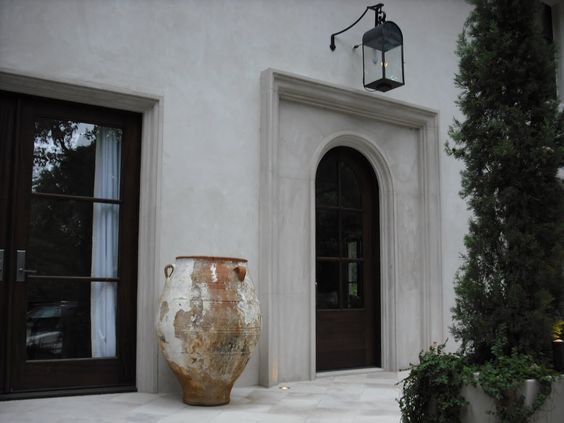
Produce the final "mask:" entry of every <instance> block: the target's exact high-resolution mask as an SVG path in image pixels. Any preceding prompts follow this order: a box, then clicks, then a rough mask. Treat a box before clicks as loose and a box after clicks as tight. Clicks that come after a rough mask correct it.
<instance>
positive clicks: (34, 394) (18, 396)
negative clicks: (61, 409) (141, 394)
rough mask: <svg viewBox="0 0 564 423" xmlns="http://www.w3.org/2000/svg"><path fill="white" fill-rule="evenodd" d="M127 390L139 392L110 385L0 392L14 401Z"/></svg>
mask: <svg viewBox="0 0 564 423" xmlns="http://www.w3.org/2000/svg"><path fill="white" fill-rule="evenodd" d="M125 392H137V387H135V386H109V387H99V388H76V389H54V390H44V391H29V392H25V391H22V392H11V393H7V394H0V401H12V400H23V399H36V398H52V397H70V396H78V395H104V394H121V393H125Z"/></svg>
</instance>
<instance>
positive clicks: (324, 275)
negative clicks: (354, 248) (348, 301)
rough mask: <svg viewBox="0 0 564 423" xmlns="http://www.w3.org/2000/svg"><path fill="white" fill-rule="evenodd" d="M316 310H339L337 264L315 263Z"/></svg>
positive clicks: (330, 262) (333, 262) (332, 262)
mask: <svg viewBox="0 0 564 423" xmlns="http://www.w3.org/2000/svg"><path fill="white" fill-rule="evenodd" d="M315 273H316V275H315V277H316V286H317V308H318V309H323V308H339V263H338V262H336V261H319V260H318V261H317V266H316V271H315Z"/></svg>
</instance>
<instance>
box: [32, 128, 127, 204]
mask: <svg viewBox="0 0 564 423" xmlns="http://www.w3.org/2000/svg"><path fill="white" fill-rule="evenodd" d="M121 137H122V130H121V129H117V128H107V127H103V126H98V125H93V124H89V123H82V122H73V121H63V120H55V119H38V120H37V121H36V122H35V141H34V151H33V174H32V192H41V193H50V194H66V195H80V196H86V197H98V198H108V199H119V185H120V171H121V164H120V160H121V157H120V156H121Z"/></svg>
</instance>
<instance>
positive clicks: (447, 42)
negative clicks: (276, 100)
mask: <svg viewBox="0 0 564 423" xmlns="http://www.w3.org/2000/svg"><path fill="white" fill-rule="evenodd" d="M366 5H367V3H366V2H364V1H360V0H354V1H353V0H346V1H345V0H307V1H306V0H276V1H266V0H222V1H219V0H217V1H215V0H192V1H189V0H186V1H180V0H158V1H157V0H153V1H149V0H72V1H71V0H0V68H2V69H5V70H10V71H12V72H16V73H17V72H22V73H31V74H34V75H37V76H41V77H44V78H47V79H49V78H54V79H63V80H68V81H74V82H77V83H79V84H80V82H84V83H87V84H88V85H94V86H95V85H97V84H100V86H104V87H108V86H112V87H116V89H120V90H135V91H138V92H142V93H151V94H153V95H156V96H160V97H161V98H162V99H163V115H162V116H163V122H162V125H163V126H162V129H163V157H162V175H161V181H160V183H161V190H162V191H161V202H160V204H157V205H156V207H157V208H158V209H159V211H160V223H159V225H160V230H161V232H160V242H161V249H160V256H159V257H157V263H158V264H159V266H160V267H162V266H164V265H165V264H166V263H168V262H171V261H172V260H173V259H174V257H175V256H177V255H188V254H202V255H226V256H235V257H239V256H240V257H246V258H248V260H249V268H250V273H251V276H253V277H255V279H256V268H257V257H258V236H259V234H258V222H257V221H258V210H259V204H258V199H259V195H258V194H259V181H258V175H259V140H260V134H259V130H260V114H261V109H260V85H259V77H260V74H261V72H262V71H263V70H264V69H267V68H276V69H280V70H284V71H289V72H292V73H295V74H301V75H304V76H307V77H309V78H315V79H318V80H322V81H326V82H329V83H334V84H340V85H343V86H346V87H351V88H357V89H360V88H362V86H361V81H362V75H361V71H362V63H361V52H360V51H359V50H356V51H353V50H352V46H353V45H354V44H357V43H358V42H359V41H360V39H361V36H362V33H363V32H365V31H366V30H368V29H369V28H370V27H371V26H372V25H373V16H372V13H369V14H368V15H367V16H366V17H365V19H364V20H363V21H362V22H361V23H360V24H359V25H357V26H356V27H355V28H353V29H352V30H350V31H349V32H347V33H345V34H342V35H340V36H338V37H337V41H336V44H337V49H336V50H335V51H334V52H331V50H330V49H329V41H330V40H329V37H330V34H331V33H332V32H335V31H338V30H341V29H343V28H344V27H346V26H348V25H349V24H350V23H352V22H353V21H354V20H355V19H356V18H357V17H358V16H359V15H360V14H361V13H362V11H363V10H364V8H365V7H366ZM384 10H385V11H386V13H387V16H388V19H389V20H393V21H394V22H396V23H397V24H398V25H399V26H400V28H401V29H402V31H403V34H404V44H405V74H406V85H405V86H404V87H401V88H399V89H396V90H393V91H390V92H388V93H386V94H385V96H388V97H390V98H395V99H399V100H403V101H407V102H410V103H413V104H415V105H420V106H423V107H427V108H432V109H436V110H438V111H439V113H440V137H441V140H442V141H446V140H447V139H448V134H447V131H448V126H449V125H450V124H451V122H452V119H453V116H457V115H458V111H457V109H456V107H455V104H454V100H455V97H456V94H457V90H456V88H455V87H454V83H453V75H454V73H455V71H456V67H457V58H456V56H455V54H454V50H455V46H456V38H457V35H458V33H459V32H460V31H461V29H462V25H463V22H464V19H465V17H466V15H467V13H468V11H469V6H468V5H467V4H466V3H465V2H464V1H463V0H425V1H422V0H390V1H388V2H387V3H386V5H385V7H384ZM440 163H441V164H440V173H441V186H440V194H441V215H442V249H443V269H442V270H443V272H442V273H443V280H442V283H443V286H444V289H443V292H444V295H445V297H444V309H443V315H444V327H445V333H448V332H447V329H446V328H447V326H448V325H449V324H450V318H449V316H450V312H449V309H450V307H451V306H452V301H453V291H452V280H453V275H454V272H455V270H456V268H457V267H458V264H459V254H460V252H461V251H462V238H463V235H464V232H465V228H466V220H467V212H466V207H465V204H464V203H463V202H462V200H460V198H459V197H458V191H459V189H460V182H459V181H460V178H459V175H458V173H459V170H460V163H457V162H456V161H454V160H453V159H451V158H449V157H447V156H446V155H445V154H444V152H441V157H440ZM155 283H157V284H159V289H160V284H161V283H162V281H155ZM257 283H258V285H259V288H260V281H257ZM399 329H401V328H399ZM258 369H259V366H258V355H257V354H255V356H254V357H253V359H252V360H251V362H250V363H249V366H248V368H247V369H246V371H245V373H244V375H243V376H242V378H241V379H240V381H239V383H241V384H254V383H257V381H258V371H259V370H258ZM159 389H160V390H163V391H166V390H171V389H177V385H176V381H174V379H173V378H172V376H171V374H170V372H169V371H168V369H167V368H166V364H164V362H163V361H162V360H161V361H160V371H159Z"/></svg>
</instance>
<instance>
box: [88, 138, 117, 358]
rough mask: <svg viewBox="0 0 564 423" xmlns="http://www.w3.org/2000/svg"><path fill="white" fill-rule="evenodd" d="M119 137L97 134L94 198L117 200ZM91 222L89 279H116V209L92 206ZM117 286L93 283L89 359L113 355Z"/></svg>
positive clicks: (111, 206)
mask: <svg viewBox="0 0 564 423" xmlns="http://www.w3.org/2000/svg"><path fill="white" fill-rule="evenodd" d="M120 138H121V134H120V133H119V131H117V130H115V129H112V128H104V127H98V128H97V131H96V165H95V177H94V197H97V198H109V199H119V186H120V169H121V166H120V164H121V139H120ZM93 207H94V209H93V223H92V276H93V277H103V278H115V277H117V270H118V235H119V206H118V205H116V204H106V203H94V206H93ZM116 309H117V284H116V283H115V282H92V284H91V291H90V317H91V339H92V357H115V355H116Z"/></svg>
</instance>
